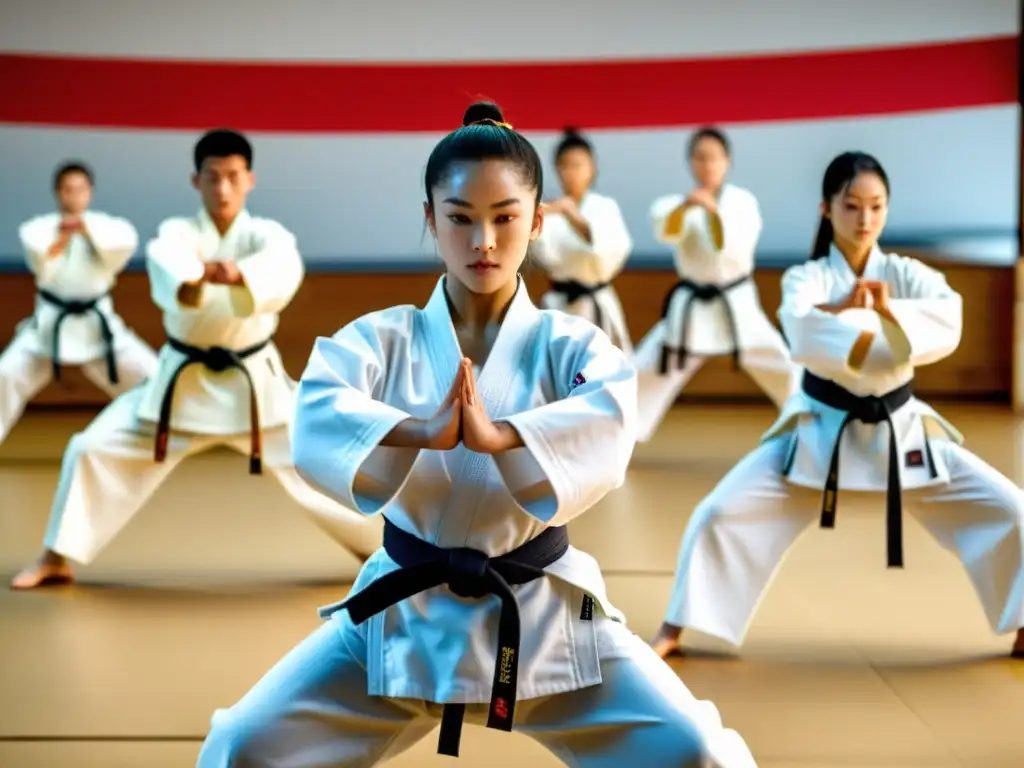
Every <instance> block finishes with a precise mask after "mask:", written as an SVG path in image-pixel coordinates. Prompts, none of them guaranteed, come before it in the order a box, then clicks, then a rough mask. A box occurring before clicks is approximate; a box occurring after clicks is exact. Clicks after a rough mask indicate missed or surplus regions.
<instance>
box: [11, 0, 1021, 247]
mask: <svg viewBox="0 0 1024 768" xmlns="http://www.w3.org/2000/svg"><path fill="white" fill-rule="evenodd" d="M0 13H2V17H3V23H0V51H6V52H11V51H22V52H32V51H36V52H40V51H46V52H51V53H65V54H88V55H93V56H104V57H111V56H135V57H148V58H152V57H164V58H182V59H187V58H190V57H194V58H228V59H260V60H267V59H298V58H302V59H337V60H341V59H375V60H385V61H394V60H400V59H408V60H417V61H421V60H431V61H439V60H451V59H455V60H460V61H467V60H485V59H486V60H513V59H530V60H538V59H543V60H551V59H557V58H570V59H592V58H596V57H598V56H619V57H662V56H685V57H694V56H706V55H720V54H726V53H729V54H734V55H735V54H737V53H741V54H742V53H747V52H751V51H759V52H789V51H800V50H813V49H818V50H820V49H833V48H842V47H849V46H855V47H863V46H881V45H892V44H902V43H908V42H929V41H945V40H955V39H971V38H976V37H984V36H989V35H1005V34H1013V33H1016V32H1019V30H1018V11H1017V1H1016V0H973V2H972V1H970V0H959V1H958V0H901V2H898V3H896V2H891V0H862V2H860V3H858V4H856V5H855V6H851V5H850V4H849V3H848V2H839V0H817V1H816V2H815V1H812V0H777V2H774V3H772V4H770V5H768V4H764V3H762V2H759V0H721V1H720V2H717V3H715V4H713V5H704V4H702V5H701V6H699V7H695V5H694V4H689V3H680V2H678V0H675V1H673V0H634V1H633V2H629V3H619V4H616V5H598V4H596V3H582V2H570V3H557V4H556V3H551V2H539V1H535V0H525V1H522V0H521V2H518V3H516V4H513V5H510V4H508V3H507V2H502V3H491V2H487V1H484V0H481V1H479V2H476V3H473V4H472V5H471V6H467V5H466V4H465V3H462V2H454V0H435V1H434V2H432V3H422V4H416V3H404V2H403V3H398V2H396V1H395V0H376V1H375V2H374V3H372V4H371V3H366V4H364V3H354V2H332V1H330V0H305V2H301V3H293V4H281V3H277V2H275V3H270V2H266V1H265V0H255V1H253V0H250V1H249V2H243V1H242V0H221V1H220V2H216V3H215V2H209V1H207V2H202V1H200V0H183V1H182V2H178V3H176V4H166V3H159V4H158V3H155V2H154V3H150V2H132V1H131V0H78V2H74V0H33V2H31V3H19V4H15V3H6V4H5V7H4V9H3V11H2V12H0ZM737 20H742V23H737ZM398 21H400V22H401V26H398V25H397V22H398ZM939 76H942V77H955V76H956V73H955V72H950V73H939ZM0 79H2V78H0ZM822 82H823V84H824V86H825V87H827V88H838V89H842V90H846V91H848V92H849V98H850V99H851V100H852V101H853V102H856V101H857V99H858V97H859V94H863V93H864V92H865V91H866V90H867V89H872V88H878V87H881V84H879V83H877V82H872V81H871V80H870V79H868V80H865V81H851V82H832V81H830V80H829V77H828V73H827V72H823V73H822ZM76 87H85V88H102V87H105V85H104V84H102V83H81V84H76ZM676 89H677V94H676V93H673V94H672V96H671V97H673V98H685V94H686V88H685V83H680V84H678V86H676ZM224 90H225V98H227V99H230V98H231V89H230V83H225V89H224ZM380 97H381V98H386V94H381V96H380ZM807 98H808V99H813V98H814V94H813V93H808V94H807ZM182 108H183V109H186V108H187V105H183V107H182ZM358 108H359V105H358V104H353V105H352V109H358ZM608 108H609V109H615V101H614V95H613V94H609V106H608ZM708 117H709V120H713V119H714V116H713V115H709V116H708ZM458 118H459V115H457V114H456V115H453V116H452V122H453V126H454V125H457V123H458ZM510 119H512V120H513V121H514V115H510ZM1019 119H1020V116H1019V110H1018V108H1017V107H1016V106H1014V105H1004V106H994V107H984V108H969V109H957V110H949V111H943V112H931V113H924V114H914V115H897V116H886V117H863V118H850V119H839V120H837V119H829V120H818V121H801V122H796V121H790V122H762V123H745V124H742V125H735V126H733V125H726V128H727V129H728V130H729V133H730V135H731V137H732V138H733V141H734V145H735V173H734V180H735V181H736V182H737V183H739V184H742V185H744V186H747V187H749V188H751V189H752V190H753V191H754V192H755V193H756V194H757V195H758V197H759V198H760V200H761V204H762V207H763V210H764V215H765V220H766V229H765V234H764V239H763V241H762V249H763V250H764V251H766V252H773V251H788V252H796V253H803V252H805V251H806V249H807V248H808V247H809V243H810V240H811V237H812V235H813V230H814V226H815V221H816V212H815V211H816V204H817V195H818V187H819V185H820V177H821V173H822V171H823V170H824V166H825V164H826V163H827V162H828V160H829V159H830V158H831V157H832V156H833V155H835V154H836V153H838V152H841V151H844V150H847V149H863V150H866V151H869V152H873V153H875V154H877V155H878V156H879V157H880V159H881V160H882V161H883V163H884V164H885V165H886V167H887V169H888V170H889V172H890V175H891V177H892V181H893V187H894V189H893V194H894V198H893V212H892V216H891V225H890V226H891V229H892V230H893V231H894V232H897V231H904V232H917V233H934V232H936V231H940V230H951V229H952V230H965V231H968V230H976V229H984V230H992V231H996V232H999V231H1001V232H1003V233H1004V234H1005V235H1006V240H1005V242H1006V243H1007V244H1009V239H1008V238H1009V237H1010V233H1011V231H1012V230H1014V228H1015V227H1016V226H1017V214H1018V211H1019V204H1018V201H1017V185H1018V177H1019V173H1020V169H1019V164H1018V161H1017V147H1018V135H1019ZM242 127H244V126H242ZM689 128H690V126H679V127H678V128H677V129H673V130H645V129H644V128H643V126H637V127H636V128H635V129H629V130H615V131H598V132H594V133H592V134H591V135H592V138H593V139H594V142H595V144H596V146H597V149H598V152H599V158H600V163H601V175H600V188H601V189H602V190H603V191H605V192H606V193H608V194H612V195H614V196H616V197H617V198H618V199H619V200H620V202H621V204H622V206H623V208H624V210H625V212H626V216H627V219H628V221H629V222H630V224H631V226H632V228H633V229H634V234H635V236H636V240H637V251H638V252H640V253H644V252H646V253H651V252H658V251H660V250H661V249H660V248H658V247H657V246H656V245H655V243H654V242H653V239H652V238H651V237H650V233H649V231H648V228H647V225H646V219H645V211H646V208H647V205H648V203H649V202H650V200H651V199H652V198H653V197H655V196H657V195H659V194H662V193H664V192H666V191H675V190H677V189H680V188H683V187H686V186H687V185H688V183H689V182H688V179H687V176H686V173H685V167H684V163H683V157H682V153H683V143H684V141H685V137H686V134H687V132H688V130H689ZM437 138H439V136H438V135H433V134H431V135H427V134H407V133H403V134H397V133H396V134H370V135H367V134H351V135H337V134H335V135H304V134H299V133H287V134H259V135H254V136H253V139H254V143H255V146H256V155H257V157H256V171H257V174H258V180H259V187H258V190H257V192H256V193H254V195H253V198H252V201H251V208H252V209H253V210H254V211H256V212H259V213H261V214H264V215H269V216H273V217H275V218H279V219H280V220H282V221H283V222H284V223H285V224H286V225H288V226H289V227H291V228H292V229H293V230H294V231H295V232H296V233H297V234H298V235H299V236H300V240H301V243H302V246H303V249H304V251H305V253H306V255H307V257H308V258H310V259H367V258H371V259H372V258H374V257H377V258H384V257H391V258H418V257H422V256H425V255H429V254H430V253H432V249H431V248H430V247H429V244H427V243H425V242H424V241H423V240H422V232H423V227H422V221H421V213H420V212H421V200H422V191H421V186H422V176H421V174H422V170H423V166H424V164H425V162H426V158H427V155H428V154H429V152H430V149H431V147H432V146H433V144H434V142H435V141H436V140H437ZM531 138H533V139H534V140H535V141H536V143H537V146H538V149H540V150H541V152H542V153H543V154H545V155H549V154H550V151H551V148H552V146H553V144H554V141H555V140H556V136H555V135H554V134H551V133H537V134H531ZM195 139H196V135H194V134H193V133H191V132H189V133H179V132H170V131H150V130H131V131H118V130H81V129H76V128H63V127H48V128H45V129H43V128H38V127H32V126H15V125H8V126H0V178H3V179H5V183H4V184H3V185H2V186H0V256H7V257H8V258H9V257H11V256H12V255H14V254H16V253H17V250H18V249H17V240H16V237H15V230H16V227H17V224H18V222H20V221H21V220H23V219H25V218H27V217H28V216H30V215H32V214H34V213H37V212H39V211H41V210H46V209H48V208H49V207H50V206H51V205H52V203H51V200H50V197H49V180H50V173H51V172H52V169H53V167H54V165H55V164H57V163H58V162H59V161H61V160H62V159H64V158H66V157H80V158H83V159H85V160H87V161H88V162H89V163H90V164H92V165H93V166H94V167H95V169H96V171H97V175H98V186H97V207H102V208H104V209H107V210H110V211H112V212H117V213H120V214H123V215H126V216H129V217H130V218H131V219H132V220H133V221H134V222H135V223H136V224H137V226H138V227H139V229H140V231H141V232H142V233H143V234H144V236H148V235H150V234H151V233H152V232H153V231H154V229H155V227H156V224H157V223H158V221H159V220H160V219H161V218H163V217H165V216H168V215H172V214H178V213H182V212H190V211H192V210H193V209H195V208H196V206H197V205H198V201H197V199H196V197H195V193H194V191H193V190H192V189H191V188H190V187H189V186H188V180H187V177H188V174H189V172H190V170H191V147H192V144H193V142H194V141H195ZM549 191H551V192H554V191H555V183H554V179H553V177H552V178H551V183H550V185H549Z"/></svg>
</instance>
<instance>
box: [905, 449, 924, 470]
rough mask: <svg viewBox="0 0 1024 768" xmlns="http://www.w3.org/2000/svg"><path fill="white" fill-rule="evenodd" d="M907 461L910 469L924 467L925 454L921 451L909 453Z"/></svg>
mask: <svg viewBox="0 0 1024 768" xmlns="http://www.w3.org/2000/svg"><path fill="white" fill-rule="evenodd" d="M906 461H907V466H908V467H923V466H924V454H923V453H922V452H921V451H907V456H906Z"/></svg>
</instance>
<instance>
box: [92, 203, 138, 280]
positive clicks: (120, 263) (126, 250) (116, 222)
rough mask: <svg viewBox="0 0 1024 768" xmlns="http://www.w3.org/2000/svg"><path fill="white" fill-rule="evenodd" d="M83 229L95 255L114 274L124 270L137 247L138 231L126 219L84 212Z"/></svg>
mask: <svg viewBox="0 0 1024 768" xmlns="http://www.w3.org/2000/svg"><path fill="white" fill-rule="evenodd" d="M85 230H86V233H87V235H88V237H89V242H91V243H92V245H93V248H94V249H95V251H96V257H97V258H98V259H99V260H100V261H102V262H103V264H104V265H105V266H106V267H107V269H109V270H110V272H111V273H112V274H115V275H116V274H119V273H120V272H122V271H123V270H124V268H125V266H126V265H127V264H128V261H129V260H130V259H131V257H132V255H133V254H134V253H135V250H136V249H137V248H138V247H139V233H138V232H136V231H135V227H134V226H132V223H131V222H130V221H128V220H127V219H123V218H120V217H117V216H107V215H103V214H92V215H90V214H86V216H85Z"/></svg>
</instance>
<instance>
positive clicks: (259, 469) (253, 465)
mask: <svg viewBox="0 0 1024 768" xmlns="http://www.w3.org/2000/svg"><path fill="white" fill-rule="evenodd" d="M249 474H250V475H262V474H263V460H262V459H261V458H260V457H259V456H250V457H249Z"/></svg>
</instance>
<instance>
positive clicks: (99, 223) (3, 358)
mask: <svg viewBox="0 0 1024 768" xmlns="http://www.w3.org/2000/svg"><path fill="white" fill-rule="evenodd" d="M60 221H61V214H59V213H48V214H44V215H42V216H36V217H35V218H32V219H29V220H28V221H26V222H25V223H24V224H22V225H21V228H20V229H19V231H18V235H19V237H20V239H21V245H22V248H23V249H24V251H25V260H26V262H27V263H28V268H29V269H30V270H31V271H32V274H33V275H35V280H36V289H37V291H39V292H40V293H37V294H36V306H35V312H34V313H33V314H32V316H31V317H28V318H26V319H25V320H24V321H22V322H21V323H19V324H18V327H17V329H16V330H15V333H14V339H13V340H12V341H11V343H10V344H9V345H8V347H7V348H6V349H5V350H4V351H3V353H2V354H0V443H2V442H3V441H4V439H5V438H6V437H7V435H8V433H9V432H10V430H11V428H12V427H13V426H14V425H15V424H16V423H17V421H18V419H19V418H20V417H21V414H22V412H23V411H24V410H25V406H26V405H27V404H28V403H29V402H30V401H31V400H32V398H34V397H35V396H36V395H37V394H38V393H39V392H40V391H41V390H42V389H43V388H45V387H46V386H47V385H48V384H49V383H50V382H51V381H52V380H53V376H54V364H55V362H56V363H59V364H60V366H61V367H62V368H63V367H65V366H81V367H82V371H83V373H84V374H85V375H86V377H88V379H89V380H90V381H91V382H92V383H93V384H95V385H96V386H97V387H99V388H100V389H101V390H103V391H104V392H105V393H106V394H107V395H109V396H110V397H114V396H116V395H118V394H120V393H121V392H125V391H127V390H129V389H131V388H132V387H134V386H135V385H136V384H138V383H139V382H141V381H142V380H143V379H146V378H147V377H149V376H151V375H152V374H153V373H154V372H155V371H156V353H154V352H153V350H152V349H150V347H149V345H147V344H146V342H144V341H143V340H142V339H140V338H139V337H138V336H136V335H135V334H134V333H133V332H132V331H131V330H129V329H128V328H127V327H126V326H125V324H124V321H123V320H121V318H120V317H119V316H118V315H117V313H116V312H115V311H114V304H113V302H112V301H111V299H110V296H109V293H110V291H111V289H112V288H113V287H114V283H115V282H116V281H117V277H118V275H119V274H120V273H121V272H122V271H123V270H124V268H125V265H126V264H127V263H128V260H129V259H131V257H132V254H133V253H135V249H136V248H137V247H138V244H139V237H138V234H137V233H136V231H135V227H133V226H132V225H131V223H130V222H128V221H127V220H125V219H122V218H118V217H116V216H109V215H107V214H105V213H100V212H98V211H87V212H86V213H84V214H83V215H82V221H83V223H84V225H85V230H86V232H87V233H88V238H86V237H85V236H83V235H82V234H81V233H77V232H76V233H75V234H74V235H72V236H71V238H70V239H69V240H68V244H67V245H66V246H65V248H64V250H63V251H62V252H61V253H59V254H57V255H56V256H49V255H48V252H49V250H50V247H51V246H52V245H53V243H54V242H55V241H56V240H57V238H58V237H59V236H60ZM90 241H91V245H90ZM42 293H46V294H48V295H49V296H50V297H53V298H56V299H59V300H60V301H62V302H69V301H80V302H88V301H92V300H95V299H98V301H97V302H96V308H95V310H90V311H87V312H85V313H83V314H68V315H67V316H66V317H64V319H63V320H62V321H61V322H60V331H59V336H58V338H57V344H56V352H57V355H56V360H55V359H54V347H55V344H54V333H55V330H56V328H55V326H56V325H57V320H58V317H59V316H60V315H61V314H62V309H61V308H60V307H58V306H57V305H56V304H54V303H53V301H52V299H49V298H45V297H44V296H43V295H42ZM100 316H102V317H103V319H104V320H105V321H106V323H107V327H108V328H109V330H110V334H111V348H112V349H113V353H114V359H115V362H116V365H115V370H116V372H117V381H111V377H110V373H109V371H108V361H107V345H106V343H105V341H104V339H103V332H102V321H101V320H100Z"/></svg>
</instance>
